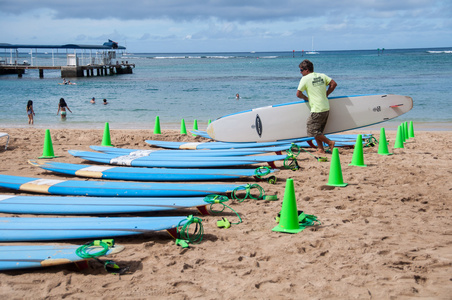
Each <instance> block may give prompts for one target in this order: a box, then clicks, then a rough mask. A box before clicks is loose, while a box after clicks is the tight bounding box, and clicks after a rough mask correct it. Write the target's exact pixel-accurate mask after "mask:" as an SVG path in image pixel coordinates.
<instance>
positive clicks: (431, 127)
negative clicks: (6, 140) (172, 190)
mask: <svg viewBox="0 0 452 300" xmlns="http://www.w3.org/2000/svg"><path fill="white" fill-rule="evenodd" d="M25 121H26V120H24V124H20V125H17V124H15V125H7V124H1V123H0V131H7V129H8V128H30V129H81V130H90V129H92V130H103V129H104V126H105V123H71V122H70V121H66V122H64V123H63V122H55V123H54V124H51V125H49V124H39V123H38V124H35V125H32V126H30V125H28V124H26V122H25ZM212 121H213V120H212ZM402 122H403V121H397V120H391V121H388V122H384V123H380V124H375V125H371V126H367V127H362V128H357V129H353V130H359V131H366V130H369V131H378V130H380V128H382V127H384V128H385V130H390V131H396V130H397V127H398V126H399V125H400V124H401V123H402ZM413 124H414V129H415V130H419V131H452V122H416V121H414V122H413ZM185 125H186V129H187V131H190V130H192V128H193V120H185ZM109 127H110V129H111V130H113V129H118V130H135V129H137V130H151V131H152V130H154V121H150V122H147V123H145V122H143V123H140V124H137V123H127V124H126V123H114V122H109ZM160 127H161V129H162V130H179V129H180V127H181V124H180V123H164V122H161V123H160ZM206 128H207V122H206V121H200V120H198V129H199V130H206ZM353 130H350V131H353Z"/></svg>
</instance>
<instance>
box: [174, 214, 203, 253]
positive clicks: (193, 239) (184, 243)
mask: <svg viewBox="0 0 452 300" xmlns="http://www.w3.org/2000/svg"><path fill="white" fill-rule="evenodd" d="M183 222H185V223H183ZM182 223H183V224H182ZM192 224H195V225H196V226H195V230H194V232H193V234H191V235H190V225H192ZM177 236H178V237H179V238H178V239H176V245H178V246H181V247H182V248H188V244H189V243H192V244H199V243H201V241H202V238H203V236H204V226H203V225H202V220H201V219H200V218H197V217H194V216H193V215H189V216H188V217H187V220H182V221H180V222H179V224H177Z"/></svg>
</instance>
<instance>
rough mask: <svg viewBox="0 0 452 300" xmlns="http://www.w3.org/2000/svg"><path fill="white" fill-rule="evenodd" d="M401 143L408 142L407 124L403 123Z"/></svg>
mask: <svg viewBox="0 0 452 300" xmlns="http://www.w3.org/2000/svg"><path fill="white" fill-rule="evenodd" d="M402 124H403V142H404V143H405V142H406V141H407V140H408V123H407V122H403V123H402Z"/></svg>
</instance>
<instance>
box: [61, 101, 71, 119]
mask: <svg viewBox="0 0 452 300" xmlns="http://www.w3.org/2000/svg"><path fill="white" fill-rule="evenodd" d="M66 109H67V110H68V111H70V112H71V114H72V111H71V109H70V108H69V106H67V104H66V101H64V99H63V98H60V103H58V111H57V115H58V113H59V112H60V110H61V120H65V119H66Z"/></svg>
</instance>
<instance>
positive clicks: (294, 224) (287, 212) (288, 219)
mask: <svg viewBox="0 0 452 300" xmlns="http://www.w3.org/2000/svg"><path fill="white" fill-rule="evenodd" d="M303 229H305V227H304V226H300V224H299V223H298V209H297V200H296V199H295V189H294V185H293V179H292V178H288V179H287V181H286V188H285V190H284V199H283V204H282V209H281V216H280V219H279V224H278V225H277V226H276V227H274V228H273V229H272V231H278V232H285V233H298V232H300V231H302V230H303Z"/></svg>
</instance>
